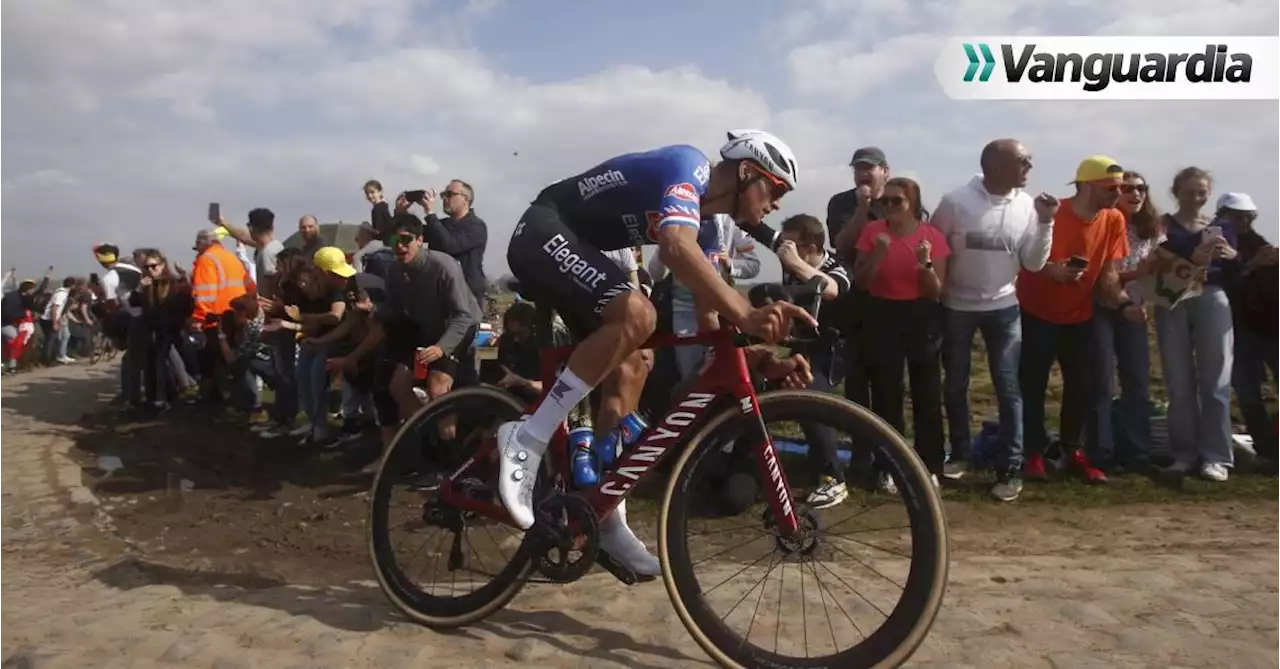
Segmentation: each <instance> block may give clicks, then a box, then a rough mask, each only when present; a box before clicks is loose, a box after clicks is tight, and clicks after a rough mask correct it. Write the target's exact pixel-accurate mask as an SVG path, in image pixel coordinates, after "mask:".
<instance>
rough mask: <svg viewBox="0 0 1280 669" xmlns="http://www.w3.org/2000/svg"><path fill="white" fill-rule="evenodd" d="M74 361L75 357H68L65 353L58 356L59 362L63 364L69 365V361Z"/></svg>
mask: <svg viewBox="0 0 1280 669" xmlns="http://www.w3.org/2000/svg"><path fill="white" fill-rule="evenodd" d="M75 361H76V359H75V358H72V357H70V356H66V355H64V356H62V357H60V358H58V362H59V363H61V364H63V365H70V364H71V363H73V362H75Z"/></svg>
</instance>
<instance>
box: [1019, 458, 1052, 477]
mask: <svg viewBox="0 0 1280 669" xmlns="http://www.w3.org/2000/svg"><path fill="white" fill-rule="evenodd" d="M1022 477H1023V478H1025V479H1027V480H1028V481H1043V480H1045V479H1047V478H1049V475H1048V474H1046V473H1045V471H1044V456H1043V455H1041V454H1039V453H1032V454H1031V455H1028V456H1027V462H1026V464H1024V465H1023V466H1022Z"/></svg>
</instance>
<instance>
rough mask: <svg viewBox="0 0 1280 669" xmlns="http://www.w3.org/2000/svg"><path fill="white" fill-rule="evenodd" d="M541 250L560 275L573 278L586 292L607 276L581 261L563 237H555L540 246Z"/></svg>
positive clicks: (593, 288) (580, 257)
mask: <svg viewBox="0 0 1280 669" xmlns="http://www.w3.org/2000/svg"><path fill="white" fill-rule="evenodd" d="M542 250H543V251H544V252H545V253H546V254H547V255H549V256H551V259H552V260H554V261H555V262H556V269H558V270H560V273H561V274H567V275H569V276H571V277H573V279H574V281H576V282H577V283H578V284H579V285H581V286H583V287H584V288H586V289H588V290H595V289H596V288H597V287H599V285H600V282H601V281H604V280H605V278H606V277H607V276H608V275H606V274H605V273H604V272H603V271H601V270H600V269H598V268H596V267H595V266H593V265H592V264H591V263H589V262H587V261H586V260H583V259H582V256H579V255H578V254H576V253H574V252H573V250H572V249H570V248H569V241H568V240H567V239H565V238H564V235H556V236H555V237H552V238H551V239H550V240H548V241H547V243H546V244H543V245H542Z"/></svg>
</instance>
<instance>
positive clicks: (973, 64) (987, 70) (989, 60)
mask: <svg viewBox="0 0 1280 669" xmlns="http://www.w3.org/2000/svg"><path fill="white" fill-rule="evenodd" d="M979 51H980V52H982V59H981V60H979V59H978V52H979ZM964 55H965V56H967V57H968V58H969V69H967V70H965V71H964V80H965V81H973V75H974V74H977V72H978V67H979V66H981V67H982V74H981V75H979V76H978V81H986V80H988V79H990V78H991V71H992V70H994V69H996V57H995V56H993V55H991V47H989V46H987V45H986V44H982V43H979V44H978V49H977V51H975V50H974V48H973V45H972V44H969V43H968V42H965V44H964Z"/></svg>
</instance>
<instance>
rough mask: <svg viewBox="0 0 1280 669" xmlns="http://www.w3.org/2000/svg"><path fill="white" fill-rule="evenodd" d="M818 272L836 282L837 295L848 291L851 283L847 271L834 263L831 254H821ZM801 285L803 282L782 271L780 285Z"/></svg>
mask: <svg viewBox="0 0 1280 669" xmlns="http://www.w3.org/2000/svg"><path fill="white" fill-rule="evenodd" d="M818 271H820V272H822V273H823V274H826V275H827V276H829V277H831V280H832V281H835V282H836V293H837V295H844V293H845V291H847V290H849V286H850V284H851V283H852V282H851V281H849V270H848V269H845V266H844V265H842V264H840V263H839V262H838V261H836V257H835V256H834V255H832V254H831V253H828V252H823V254H822V262H821V263H818ZM802 283H804V282H803V281H801V280H800V279H798V278H796V277H795V276H794V275H793V274H791V273H790V272H788V271H786V270H783V272H782V285H784V286H796V285H799V284H802Z"/></svg>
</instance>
